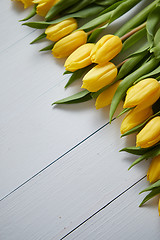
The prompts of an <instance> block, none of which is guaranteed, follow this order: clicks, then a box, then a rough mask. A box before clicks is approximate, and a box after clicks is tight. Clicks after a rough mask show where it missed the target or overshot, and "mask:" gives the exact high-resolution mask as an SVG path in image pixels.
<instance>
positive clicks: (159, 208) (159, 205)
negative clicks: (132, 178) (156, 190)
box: [158, 198, 160, 216]
mask: <svg viewBox="0 0 160 240" xmlns="http://www.w3.org/2000/svg"><path fill="white" fill-rule="evenodd" d="M158 212H159V216H160V198H159V203H158Z"/></svg>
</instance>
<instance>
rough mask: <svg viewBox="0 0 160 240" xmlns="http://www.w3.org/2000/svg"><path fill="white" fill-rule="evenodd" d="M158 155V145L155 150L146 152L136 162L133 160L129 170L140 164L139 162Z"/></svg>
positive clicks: (159, 152)
mask: <svg viewBox="0 0 160 240" xmlns="http://www.w3.org/2000/svg"><path fill="white" fill-rule="evenodd" d="M158 155H160V145H159V144H158V145H157V146H156V147H155V148H153V149H152V150H151V151H148V152H146V153H144V154H143V155H142V156H141V157H139V158H138V159H137V160H135V161H134V162H133V163H132V164H131V166H130V167H129V169H131V168H132V167H133V166H135V165H136V164H137V163H140V162H141V161H143V160H145V159H149V158H153V157H156V156H158Z"/></svg>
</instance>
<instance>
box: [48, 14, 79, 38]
mask: <svg viewBox="0 0 160 240" xmlns="http://www.w3.org/2000/svg"><path fill="white" fill-rule="evenodd" d="M76 29H77V21H76V20H75V19H74V18H69V19H66V20H64V21H62V22H60V23H57V24H54V25H53V24H52V25H50V26H49V27H47V29H46V31H45V34H46V35H47V36H46V38H47V39H49V40H51V41H53V42H57V41H58V40H60V39H61V38H63V37H65V36H67V35H68V34H70V33H71V32H73V31H74V30H76Z"/></svg>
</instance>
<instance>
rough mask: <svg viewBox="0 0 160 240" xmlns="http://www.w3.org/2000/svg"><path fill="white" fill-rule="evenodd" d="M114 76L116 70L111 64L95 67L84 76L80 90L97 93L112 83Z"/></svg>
mask: <svg viewBox="0 0 160 240" xmlns="http://www.w3.org/2000/svg"><path fill="white" fill-rule="evenodd" d="M116 76H117V68H116V66H115V65H114V64H113V63H111V62H108V63H107V64H106V65H104V66H100V65H97V66H95V67H93V68H92V69H91V70H90V71H89V72H88V73H87V74H86V75H85V76H84V78H83V85H82V88H85V89H87V90H88V91H90V92H97V91H98V90H99V89H101V88H103V87H105V86H107V85H108V84H110V83H111V82H113V81H114V79H115V77H116Z"/></svg>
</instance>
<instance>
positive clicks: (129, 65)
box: [116, 48, 148, 80]
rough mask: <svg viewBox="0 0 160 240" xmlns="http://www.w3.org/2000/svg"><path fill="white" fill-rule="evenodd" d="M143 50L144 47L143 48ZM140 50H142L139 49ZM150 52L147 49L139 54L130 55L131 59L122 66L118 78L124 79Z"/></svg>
mask: <svg viewBox="0 0 160 240" xmlns="http://www.w3.org/2000/svg"><path fill="white" fill-rule="evenodd" d="M141 50H142V48H141ZM139 51H140V50H139ZM147 54H148V52H147V51H143V52H141V53H139V54H137V55H134V56H131V57H129V59H128V60H127V61H126V62H125V63H124V64H123V65H122V67H121V68H120V70H119V72H118V75H117V77H116V80H120V79H123V78H124V77H125V76H126V75H127V74H128V73H131V71H132V70H133V69H134V68H135V66H136V65H137V64H138V63H139V62H141V61H142V59H143V58H144V57H145V56H146V55H147Z"/></svg>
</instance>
